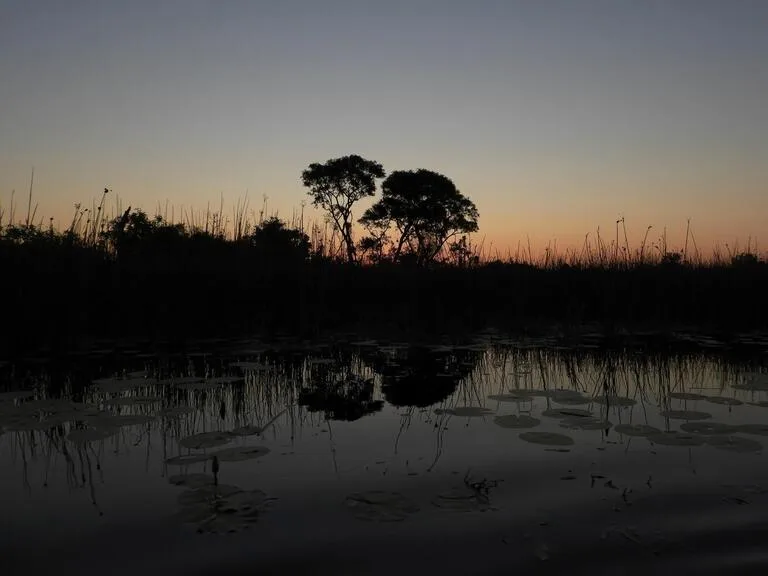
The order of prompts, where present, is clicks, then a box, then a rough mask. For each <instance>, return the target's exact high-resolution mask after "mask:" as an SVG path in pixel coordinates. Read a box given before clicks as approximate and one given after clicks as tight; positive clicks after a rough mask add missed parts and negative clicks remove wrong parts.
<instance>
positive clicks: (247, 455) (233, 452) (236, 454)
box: [211, 446, 270, 462]
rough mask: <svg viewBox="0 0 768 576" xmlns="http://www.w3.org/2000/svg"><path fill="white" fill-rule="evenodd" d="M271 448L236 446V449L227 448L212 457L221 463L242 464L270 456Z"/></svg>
mask: <svg viewBox="0 0 768 576" xmlns="http://www.w3.org/2000/svg"><path fill="white" fill-rule="evenodd" d="M269 452H270V450H269V448H266V447H265V446H236V447H234V448H225V449H224V450H217V451H216V452H214V453H213V454H211V457H213V456H217V457H218V459H219V461H221V462H242V461H244V460H253V459H254V458H261V457H262V456H264V455H265V454H269Z"/></svg>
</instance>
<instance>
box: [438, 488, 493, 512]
mask: <svg viewBox="0 0 768 576" xmlns="http://www.w3.org/2000/svg"><path fill="white" fill-rule="evenodd" d="M432 504H433V505H435V506H436V507H438V508H440V509H442V510H450V511H453V512H485V511H486V510H489V509H490V508H491V506H490V501H489V499H488V496H487V495H485V494H483V493H481V492H480V491H478V490H473V489H472V488H470V487H468V486H458V487H456V488H451V489H450V490H446V491H444V492H441V493H440V494H438V495H437V496H435V497H434V498H433V499H432Z"/></svg>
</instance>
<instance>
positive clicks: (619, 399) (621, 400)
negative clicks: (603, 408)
mask: <svg viewBox="0 0 768 576" xmlns="http://www.w3.org/2000/svg"><path fill="white" fill-rule="evenodd" d="M593 400H594V401H595V402H596V403H597V404H607V405H609V406H634V405H635V404H637V400H635V399H633V398H627V397H626V396H614V395H611V394H609V395H607V396H596V397H595V398H593Z"/></svg>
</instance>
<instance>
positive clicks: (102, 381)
mask: <svg viewBox="0 0 768 576" xmlns="http://www.w3.org/2000/svg"><path fill="white" fill-rule="evenodd" d="M92 384H93V387H94V388H96V389H97V390H101V391H102V392H106V393H107V394H116V393H118V392H125V391H126V390H134V389H136V388H142V387H144V386H151V385H154V384H157V381H156V380H150V379H148V378H99V379H97V380H94V381H93V382H92Z"/></svg>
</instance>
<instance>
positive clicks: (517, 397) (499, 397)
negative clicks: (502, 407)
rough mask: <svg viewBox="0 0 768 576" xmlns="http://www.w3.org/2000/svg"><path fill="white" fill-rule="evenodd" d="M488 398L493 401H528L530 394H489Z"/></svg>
mask: <svg viewBox="0 0 768 576" xmlns="http://www.w3.org/2000/svg"><path fill="white" fill-rule="evenodd" d="M488 400H493V401H494V402H530V401H531V396H526V395H525V394H491V395H490V396H488Z"/></svg>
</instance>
